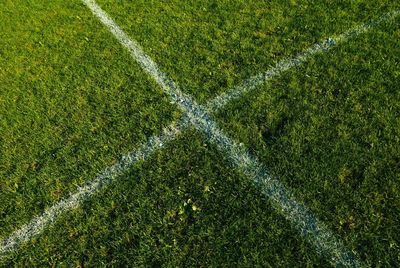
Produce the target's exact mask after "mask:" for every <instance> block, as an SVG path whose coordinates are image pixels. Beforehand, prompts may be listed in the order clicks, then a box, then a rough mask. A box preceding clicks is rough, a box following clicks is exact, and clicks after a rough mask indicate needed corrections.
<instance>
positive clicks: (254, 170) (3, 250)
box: [0, 0, 399, 259]
mask: <svg viewBox="0 0 400 268" xmlns="http://www.w3.org/2000/svg"><path fill="white" fill-rule="evenodd" d="M84 2H85V3H87V5H90V6H92V8H93V9H92V10H95V11H96V12H98V14H103V16H102V18H103V19H102V22H103V21H104V22H106V23H107V24H106V23H105V24H106V25H109V29H110V31H111V32H113V33H115V34H114V35H116V36H117V38H118V36H119V38H118V40H119V41H120V42H121V43H122V44H124V46H125V47H127V48H128V50H129V51H131V50H132V51H131V53H132V54H134V55H135V53H138V52H140V51H141V49H140V47H139V46H138V45H137V44H136V43H134V42H132V41H130V39H129V38H128V36H127V35H126V34H125V33H124V32H123V31H121V30H120V29H119V27H118V26H117V25H116V24H115V23H114V22H113V20H111V19H110V18H109V16H108V15H107V14H106V13H105V12H104V11H103V10H102V9H101V8H99V7H98V6H97V4H96V3H95V2H93V1H89V0H87V1H84ZM398 14H399V12H398V11H394V12H392V13H388V14H386V15H384V16H382V17H381V18H380V19H378V20H376V21H372V23H370V24H368V25H369V26H368V27H363V26H359V27H356V28H354V29H351V30H349V31H347V32H346V33H343V34H341V35H339V37H337V38H336V39H334V38H331V39H327V40H325V41H323V42H321V43H320V44H316V45H314V46H312V47H310V48H309V49H307V50H306V51H305V52H304V53H302V54H300V55H299V56H297V57H296V58H293V59H287V60H283V61H281V62H280V63H278V64H277V65H276V66H275V67H274V68H273V69H271V70H269V71H267V72H265V73H264V74H261V75H256V76H254V77H251V78H250V79H247V80H246V81H245V82H244V83H242V84H241V85H240V86H238V87H235V88H233V89H232V90H231V91H229V93H226V94H222V95H220V96H219V97H217V98H216V99H214V100H212V101H210V102H209V103H208V105H207V106H206V107H207V110H208V111H210V110H211V109H220V108H222V107H223V106H224V105H225V104H227V103H228V102H229V101H231V100H232V99H234V98H237V97H239V96H240V95H242V94H243V93H245V92H248V91H250V90H252V89H254V88H255V87H256V86H258V85H260V84H261V83H264V82H266V81H267V80H268V79H269V78H271V77H273V76H277V75H279V74H280V73H282V72H283V71H285V70H287V69H289V68H291V67H295V66H297V65H299V64H301V63H303V62H305V61H306V60H307V59H308V58H309V57H311V56H312V55H314V54H316V53H318V52H323V51H324V50H327V49H329V48H330V47H331V46H333V45H335V44H336V43H338V42H343V41H346V40H347V39H348V38H350V37H353V36H356V35H359V34H362V33H364V32H366V31H367V30H368V29H370V28H373V27H374V26H376V25H377V24H379V23H380V22H382V21H384V20H387V19H389V18H391V17H394V16H397V15H398ZM104 22H103V23H104ZM138 48H139V49H138ZM135 57H138V58H142V59H143V62H147V64H146V65H147V66H148V67H147V69H149V70H150V73H157V71H154V70H158V68H157V66H155V64H151V63H152V61H151V60H150V61H149V58H148V57H147V56H146V55H145V54H144V53H139V54H137V55H136V56H135ZM194 119H195V118H194ZM187 126H188V122H187V120H186V118H183V119H181V120H180V121H179V123H178V124H176V125H171V126H170V127H169V128H167V129H165V130H164V132H163V134H162V135H160V136H153V137H151V138H149V141H148V142H147V143H146V144H142V145H141V146H140V147H139V148H138V149H137V151H135V152H131V153H129V154H127V155H126V156H123V157H122V158H121V159H120V161H119V162H117V163H116V164H115V165H114V166H111V167H109V168H107V169H105V170H104V171H102V172H101V173H100V174H99V175H98V176H97V177H96V178H95V179H94V180H93V181H91V182H88V183H86V184H84V185H83V186H81V187H79V188H78V189H77V192H76V193H74V194H71V195H70V196H69V197H68V198H66V199H63V200H62V201H60V202H58V203H57V204H55V205H53V206H52V207H50V208H48V209H46V210H45V212H44V213H43V214H42V215H40V216H37V217H35V218H33V219H32V220H31V221H30V222H29V223H27V224H25V225H23V226H22V227H21V228H20V229H18V230H17V231H15V232H14V233H12V234H11V235H10V236H9V237H7V238H6V239H4V240H2V241H1V242H0V259H1V258H3V257H4V256H5V255H6V254H7V253H9V252H12V251H14V250H15V249H16V248H17V247H18V246H19V245H20V244H21V243H24V242H27V241H29V240H30V239H31V238H32V237H33V236H35V235H38V234H39V233H41V232H42V231H43V230H44V228H46V227H47V226H48V225H50V224H52V223H54V221H55V220H56V218H57V217H59V216H60V215H61V214H62V213H64V212H66V211H68V210H71V209H73V208H75V207H77V206H78V205H79V204H80V203H81V202H82V201H83V200H84V199H87V198H89V197H90V196H92V195H93V194H94V193H95V192H96V191H98V190H100V189H102V188H103V187H105V186H106V185H107V184H109V183H110V182H112V181H113V180H114V179H115V178H116V177H117V176H118V175H120V174H121V173H123V172H124V171H125V170H126V169H128V168H129V167H130V166H132V165H133V164H134V163H136V162H137V161H139V160H145V159H146V158H147V157H148V156H149V155H150V154H151V153H152V152H154V151H155V150H156V149H158V148H162V147H163V145H164V144H165V143H166V142H169V141H171V140H173V139H174V138H175V137H176V135H177V134H178V133H180V132H181V131H183V130H184V129H185V128H186V127H187ZM214 137H219V138H220V139H222V140H224V137H225V136H224V135H222V136H220V135H215V136H214ZM228 141H229V140H228ZM221 148H222V149H223V150H228V149H229V150H232V148H236V149H235V150H236V151H241V155H242V157H239V155H236V156H235V154H233V153H232V156H234V157H231V158H232V159H231V161H232V162H233V163H236V165H242V170H243V172H244V173H245V174H246V175H247V176H250V177H253V178H254V180H255V181H256V183H258V184H261V185H263V184H266V185H267V186H266V187H264V188H262V189H264V191H266V192H265V193H266V194H267V195H270V196H271V199H272V201H273V200H274V199H276V200H279V195H276V196H274V195H271V194H270V193H269V190H268V189H269V188H271V186H268V185H269V184H268V181H269V180H268V179H266V178H268V175H267V173H266V172H265V171H264V169H263V168H262V166H258V165H257V161H256V160H250V159H251V158H252V157H251V156H250V155H249V154H248V153H247V151H246V150H245V149H244V148H241V146H239V145H237V144H235V143H233V144H231V145H230V146H228V147H226V148H225V149H224V147H223V146H222V147H221ZM240 159H241V160H240ZM239 160H240V161H239ZM243 163H249V164H243ZM254 163H256V164H254ZM274 182H276V180H274ZM270 185H272V184H270ZM272 188H274V189H280V186H274V187H272ZM275 192H276V191H275ZM278 192H280V191H278ZM275 194H276V193H275ZM283 199H284V200H290V198H283ZM278 202H281V203H282V204H283V203H284V202H283V201H278ZM296 204H297V203H296ZM290 206H291V207H293V206H294V205H293V204H292V205H282V209H283V210H285V209H284V208H285V207H290ZM295 207H296V206H295ZM286 210H287V212H286V214H288V213H289V214H290V211H289V210H288V209H286ZM297 210H299V211H306V210H307V209H306V208H304V207H303V208H301V205H299V207H298V208H297ZM294 211H296V208H295V209H294ZM298 213H300V212H298ZM307 215H311V214H309V213H308V214H307V213H306V214H305V215H303V218H307ZM306 222H309V224H307V225H305V226H309V227H308V228H302V227H301V226H298V228H299V229H301V230H304V232H305V233H310V232H309V231H307V230H309V229H310V228H311V229H313V228H314V233H316V232H320V231H319V230H318V229H316V227H317V225H315V224H314V222H316V219H315V217H311V218H308V219H307V220H306ZM310 226H314V227H310ZM319 228H322V229H324V228H325V227H321V225H319ZM311 233H312V232H311ZM322 233H326V231H323V232H322ZM321 241H324V239H320V242H319V243H322V242H321ZM340 247H341V246H340ZM342 258H344V259H347V258H348V257H347V255H346V254H344V255H343V256H342Z"/></svg>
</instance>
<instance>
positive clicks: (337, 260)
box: [82, 0, 360, 267]
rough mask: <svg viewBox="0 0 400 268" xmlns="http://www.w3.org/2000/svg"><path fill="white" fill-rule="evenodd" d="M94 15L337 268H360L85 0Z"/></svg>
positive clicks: (203, 111)
mask: <svg viewBox="0 0 400 268" xmlns="http://www.w3.org/2000/svg"><path fill="white" fill-rule="evenodd" d="M82 1H83V2H84V3H85V4H86V5H87V6H88V7H89V9H90V10H91V11H92V12H93V14H94V15H95V16H96V17H98V18H99V19H100V21H101V22H102V23H103V24H104V25H105V26H106V27H107V28H108V29H109V30H110V31H111V33H113V34H114V36H115V37H116V38H117V40H119V41H120V42H121V44H122V45H124V46H125V47H126V48H128V50H129V51H130V52H131V55H132V57H133V58H134V59H135V60H136V61H137V62H138V63H139V64H140V65H141V66H142V67H143V69H144V70H145V71H146V72H147V73H148V74H149V75H150V76H151V77H152V78H153V79H154V80H155V81H156V82H157V83H158V85H159V86H160V87H161V88H162V89H163V90H164V91H165V93H167V94H168V95H169V96H170V97H171V99H172V100H173V101H174V102H175V103H176V104H177V105H178V106H179V107H180V108H181V109H182V110H183V111H184V115H185V116H187V117H188V118H189V120H190V122H191V123H192V124H193V125H194V126H195V127H196V128H197V129H198V130H199V131H201V132H203V133H204V134H205V136H206V137H207V138H208V140H209V141H210V142H212V143H214V144H215V145H216V146H217V148H218V149H219V150H220V151H222V152H223V153H225V154H226V156H227V157H228V159H229V160H231V163H232V165H233V166H235V167H237V168H238V169H239V170H241V171H242V172H243V173H244V174H245V175H247V176H248V177H250V178H251V179H253V181H254V182H255V183H256V184H257V185H259V186H262V191H263V193H264V194H266V196H268V197H269V199H270V201H271V203H272V205H273V206H274V207H275V208H276V209H278V210H279V211H280V212H281V213H282V214H283V215H284V216H285V218H286V219H287V220H289V221H290V222H291V223H292V224H293V225H294V226H295V227H296V228H297V229H298V230H299V231H300V233H301V234H303V235H304V236H305V237H306V239H307V240H308V241H309V242H310V243H311V244H313V245H314V246H315V247H316V248H317V249H318V251H321V252H322V253H323V255H328V256H330V262H332V263H333V264H334V265H336V266H346V267H359V266H360V263H359V261H358V260H357V258H356V257H355V255H354V254H353V253H352V252H350V251H348V250H347V249H346V248H345V246H344V244H343V243H342V242H341V241H340V239H339V238H338V237H336V236H335V235H334V234H333V233H332V232H331V231H330V230H328V228H327V227H325V225H324V224H322V223H321V222H319V221H318V220H317V219H316V217H315V215H314V214H313V213H312V212H311V211H310V210H309V209H308V208H306V207H305V206H303V205H301V204H299V203H298V202H297V201H296V200H295V199H294V197H293V196H292V194H290V193H289V192H288V191H287V190H286V188H285V187H284V186H283V185H282V184H281V183H280V182H279V181H278V180H277V179H275V178H273V177H272V176H270V175H269V174H268V173H267V172H266V168H265V167H264V166H263V165H262V164H261V163H260V162H259V161H258V160H257V159H256V158H255V157H253V156H251V155H250V154H249V153H248V152H247V150H246V149H245V148H244V146H240V145H238V144H236V143H235V142H234V141H233V140H231V139H230V138H228V137H227V136H226V135H225V134H224V133H223V132H222V131H221V130H220V129H219V128H218V126H217V124H216V123H215V122H214V121H213V120H212V119H211V117H210V116H209V115H208V114H207V112H206V109H205V108H204V107H202V106H201V105H199V104H197V103H196V102H195V101H194V100H193V99H192V98H191V97H190V96H188V95H186V94H184V93H183V92H182V91H181V90H180V89H179V88H178V86H177V85H176V84H175V83H174V82H173V81H172V80H170V79H169V78H168V77H167V75H166V74H165V73H163V72H162V71H161V70H160V69H159V68H158V66H157V64H156V63H155V62H154V61H153V60H152V59H151V58H150V57H149V56H148V55H146V54H145V52H144V51H143V50H142V49H141V48H140V46H139V45H137V43H136V42H134V41H133V40H131V39H130V38H129V37H128V35H127V34H125V33H124V32H123V30H122V29H120V28H119V26H118V25H117V24H116V23H115V22H114V21H113V20H112V19H111V18H110V17H109V16H108V15H107V14H106V13H105V11H103V10H102V9H101V8H100V7H99V6H98V5H97V4H96V3H95V1H94V0H82Z"/></svg>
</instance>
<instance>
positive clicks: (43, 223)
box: [0, 120, 187, 259]
mask: <svg viewBox="0 0 400 268" xmlns="http://www.w3.org/2000/svg"><path fill="white" fill-rule="evenodd" d="M182 125H187V121H185V120H181V121H179V123H178V124H177V125H172V126H170V127H168V128H165V129H164V130H163V133H162V134H161V135H160V136H153V137H152V138H150V139H149V140H148V141H147V142H146V143H144V144H142V145H141V146H140V147H139V148H138V149H137V150H136V151H133V152H130V153H128V154H126V155H124V156H122V157H121V159H120V160H119V161H118V162H117V163H116V164H114V165H113V166H110V167H108V168H106V169H105V170H103V171H102V172H101V173H100V174H99V175H98V176H97V177H96V178H95V179H94V180H93V181H91V182H89V183H87V184H85V185H83V186H81V187H79V188H78V189H77V192H76V193H74V194H71V195H70V196H69V197H68V198H66V199H63V200H62V201H60V202H58V203H57V204H55V205H53V206H52V207H50V208H48V209H46V210H45V211H44V213H43V214H42V215H40V216H37V217H35V218H33V219H32V220H31V221H30V222H29V223H27V224H25V225H24V226H22V227H21V228H20V229H18V230H17V231H15V232H14V233H13V234H12V235H11V236H9V237H8V238H6V239H4V240H3V241H1V242H0V259H2V258H3V257H4V256H5V255H6V254H7V253H9V252H12V251H14V250H16V249H17V248H18V246H19V245H20V244H21V243H24V242H27V241H29V240H30V239H31V238H32V237H33V236H35V235H38V234H40V233H41V232H42V231H43V230H44V229H45V228H46V227H47V226H48V225H50V224H53V223H54V222H55V221H56V219H57V218H58V217H59V216H60V215H61V214H63V213H65V212H66V211H68V210H71V209H74V208H76V207H77V206H79V205H80V204H81V203H82V202H83V201H84V200H85V199H88V198H89V197H91V196H92V195H93V194H94V193H96V192H97V191H99V190H101V189H102V188H104V187H105V186H107V185H108V184H110V183H111V182H112V181H114V180H115V179H116V178H117V177H118V176H120V175H121V174H122V173H123V172H125V171H126V170H127V169H128V168H129V167H131V166H132V165H134V164H135V163H136V162H138V161H141V160H144V159H146V158H147V157H149V156H150V155H151V154H152V153H153V152H155V151H156V150H158V149H160V148H162V147H163V146H164V145H165V143H167V142H169V141H171V140H173V139H174V138H176V136H177V135H178V134H179V133H180V129H183V127H182Z"/></svg>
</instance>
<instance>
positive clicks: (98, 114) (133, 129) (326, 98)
mask: <svg viewBox="0 0 400 268" xmlns="http://www.w3.org/2000/svg"><path fill="white" fill-rule="evenodd" d="M99 4H101V6H102V7H103V8H104V9H105V10H106V11H107V12H108V13H109V14H110V15H111V17H113V18H115V20H116V21H117V23H118V24H120V25H121V27H122V28H123V29H124V30H126V31H127V33H128V34H129V35H130V36H131V37H132V38H134V39H135V40H137V41H138V42H139V43H140V44H141V45H142V46H143V48H144V50H145V51H146V53H149V55H150V56H151V57H152V58H153V59H154V60H155V62H156V63H157V64H160V67H161V69H162V70H163V71H165V72H166V73H167V75H169V76H170V77H171V78H172V79H173V80H174V81H176V82H177V84H178V85H179V86H180V87H181V88H182V90H183V91H184V92H186V93H189V94H191V95H193V96H194V98H195V99H196V100H198V101H199V102H200V103H206V102H207V101H208V100H210V98H212V97H215V96H217V95H218V94H219V93H221V92H226V91H227V90H228V89H230V88H231V87H232V86H235V85H237V84H239V83H240V82H241V81H242V80H244V79H246V78H248V77H250V76H252V75H254V74H257V73H259V72H261V71H265V70H266V69H268V68H269V67H270V66H273V65H274V64H275V63H276V62H278V61H279V60H282V59H284V58H286V57H288V56H291V55H295V54H296V53H298V52H301V51H303V50H304V49H306V48H307V47H308V46H310V45H312V44H313V43H315V42H317V41H319V40H321V39H323V38H326V37H328V36H330V35H332V34H339V33H341V32H344V31H346V30H347V29H348V28H350V27H351V26H354V25H357V24H359V23H363V22H366V21H367V20H368V19H370V18H377V17H379V16H380V15H382V14H383V13H385V12H387V11H390V10H394V9H396V8H397V9H398V8H399V4H396V3H395V2H393V1H343V2H341V3H335V4H332V3H329V4H328V3H326V4H325V3H317V4H313V3H309V2H302V3H301V4H300V3H299V2H296V1H290V2H288V3H284V2H282V1H270V2H268V3H266V2H263V1H211V0H208V1H201V2H196V3H193V4H191V5H189V4H187V2H183V1H178V0H174V1H169V2H168V3H163V2H159V1H150V2H149V1H135V2H129V1H124V2H122V1H118V2H115V1H106V0H101V1H99ZM0 16H1V17H7V18H8V19H7V20H1V21H0V28H1V29H2V31H1V32H0V56H1V57H0V115H1V117H0V215H1V217H0V238H1V239H4V238H5V237H7V236H8V235H9V234H10V233H11V232H12V231H14V230H16V229H18V227H20V226H21V225H22V224H23V223H26V222H29V220H30V219H31V218H32V217H33V216H35V215H39V214H40V213H41V212H42V211H43V210H44V208H46V207H49V206H51V205H52V204H54V203H56V202H57V201H59V200H61V199H62V198H63V197H65V196H67V195H68V193H70V192H74V191H75V189H76V187H77V186H78V185H81V184H82V183H83V182H85V181H90V180H91V179H92V178H93V177H94V176H95V175H96V174H97V173H98V172H99V171H100V170H102V169H104V168H105V167H107V166H109V165H111V164H112V163H113V162H114V161H115V159H117V158H118V157H119V156H120V155H122V154H124V153H126V152H128V151H130V150H132V149H134V148H137V147H138V144H140V143H141V142H144V141H145V140H146V139H147V138H148V137H149V136H151V135H153V134H157V133H160V131H161V129H162V128H163V127H164V126H166V125H168V124H170V123H171V122H173V121H175V120H177V118H178V117H179V115H180V111H179V110H178V109H177V108H176V107H175V106H174V105H173V104H171V103H170V100H169V99H168V97H167V96H165V95H164V94H163V92H162V91H161V89H159V88H158V87H157V85H156V84H155V83H154V82H153V81H152V80H151V79H150V78H148V77H147V75H146V74H145V73H144V72H143V71H141V70H140V67H139V66H138V65H137V64H136V63H135V62H134V61H133V60H132V59H131V57H130V55H129V53H128V52H126V51H125V50H124V49H123V48H122V47H121V45H119V44H118V42H117V41H116V40H115V39H113V37H112V36H111V34H110V33H109V32H108V31H107V30H106V29H105V28H104V27H103V26H102V25H101V23H99V22H98V21H97V20H96V19H95V18H94V17H93V15H92V14H91V13H90V11H89V10H88V9H86V8H85V7H84V6H83V5H82V4H81V2H79V1H72V2H71V1H67V2H65V1H58V0H57V1H52V2H51V3H48V4H47V5H43V4H42V3H41V2H40V1H36V0H32V1H5V3H4V4H2V6H1V7H0ZM399 22H400V20H399V18H397V19H396V20H391V21H389V22H387V23H384V24H382V25H380V26H379V27H377V28H375V29H374V30H373V31H372V32H370V33H368V34H365V35H362V36H359V37H357V38H356V39H354V40H351V41H350V42H349V43H346V44H343V45H340V46H338V47H336V48H334V49H333V50H331V51H330V52H328V53H326V54H321V55H316V56H315V57H314V58H313V59H311V60H310V61H309V62H307V63H306V64H305V65H303V66H301V67H296V68H295V69H292V70H289V71H287V72H285V73H284V74H283V75H282V76H281V77H277V78H274V79H273V80H272V81H271V82H270V83H267V84H265V85H262V86H260V87H259V88H258V89H257V90H256V91H255V92H252V93H251V94H249V95H246V96H243V97H242V98H240V99H239V100H236V101H234V102H232V103H231V104H229V105H228V106H227V107H225V108H224V109H223V110H222V111H220V112H218V113H216V114H215V118H216V119H217V121H218V122H219V125H220V126H221V128H222V129H223V130H224V131H225V132H226V133H228V135H229V136H230V137H232V138H234V140H236V141H238V142H242V143H244V144H245V145H246V146H247V147H248V148H249V150H250V152H251V154H253V155H255V156H258V158H259V159H260V160H261V162H263V163H264V164H265V165H267V166H268V168H269V169H270V171H271V172H272V173H273V174H275V175H276V176H278V177H279V179H280V180H281V181H282V182H283V183H284V184H285V186H287V188H288V189H289V190H290V191H291V192H293V193H294V195H295V196H296V198H297V200H299V201H300V202H302V203H304V204H305V205H306V206H307V207H309V208H310V209H312V210H313V211H314V212H315V214H316V215H317V216H318V218H319V219H320V220H322V221H323V222H324V223H325V224H327V225H328V226H329V227H330V229H331V230H332V231H333V232H334V233H336V234H338V235H339V236H340V237H341V238H342V239H343V241H344V243H345V245H346V246H347V247H348V248H349V249H351V250H354V251H355V252H357V254H358V256H359V257H360V259H361V260H362V261H363V262H364V263H365V265H366V266H374V267H375V266H378V267H379V266H380V267H393V266H396V264H397V263H398V262H399V261H400V245H399V244H398V241H399V235H398V234H399V233H400V232H399V231H400V230H399V226H398V222H399V216H398V215H400V211H399V210H400V203H399V199H398V196H399V195H400V188H399V187H400V184H399V178H400V166H399V163H400V162H399V161H400V158H399V153H398V152H400V148H399V144H400V143H399V137H400V121H399V119H398V118H400V116H399V111H400V107H399V106H400V95H399V92H400V88H399V85H398V81H399V76H400V73H399V70H398V62H399V55H400V49H399V46H398V44H397V43H398V42H397V40H398V39H399V38H400V31H399V29H398V28H399V27H398V25H399ZM0 264H1V265H2V266H4V267H10V266H62V267H63V266H68V267H69V266H81V267H82V266H91V267H97V266H161V265H163V266H274V267H275V266H282V267H287V266H296V267H297V266H301V267H311V266H328V265H329V262H328V260H326V259H325V258H324V256H320V255H318V254H317V252H316V251H315V250H314V248H312V247H311V246H310V245H309V244H308V243H307V242H306V241H305V240H303V238H302V237H301V236H300V235H299V234H298V232H297V231H296V230H295V229H293V228H292V226H291V224H290V222H287V221H286V220H284V218H283V216H281V215H280V214H279V212H277V211H275V210H274V209H272V208H271V207H270V205H269V203H268V200H267V199H266V198H265V196H263V195H262V194H261V191H260V190H259V189H257V188H255V187H254V186H253V185H252V184H251V182H250V181H249V180H248V178H246V177H244V176H243V175H242V174H240V173H239V172H237V171H235V170H233V169H232V168H231V167H230V165H229V163H228V162H227V160H226V159H225V156H224V155H221V154H220V153H219V152H218V151H216V149H215V148H214V147H213V145H212V144H209V143H208V142H207V141H206V140H205V139H204V137H203V136H201V135H200V134H199V133H197V132H196V131H194V130H191V129H190V130H188V131H185V132H184V133H183V134H182V135H181V136H180V137H179V138H178V139H177V140H175V141H174V142H172V143H170V144H168V145H167V147H166V148H164V149H163V150H160V151H159V152H157V153H155V154H154V155H152V156H151V158H150V159H148V160H147V161H144V162H140V163H138V164H136V165H135V166H134V167H133V168H132V169H130V170H129V171H128V172H127V174H125V175H123V176H121V177H120V178H119V181H118V182H116V183H114V184H112V185H111V186H110V187H109V188H106V189H104V190H102V191H101V192H100V193H98V194H97V195H96V196H95V197H94V198H92V199H90V200H87V201H86V202H85V203H84V204H83V205H82V206H81V207H79V208H78V209H76V210H73V211H72V212H70V213H66V214H64V215H63V216H62V217H61V218H60V219H59V220H58V221H57V222H56V223H55V224H54V225H53V226H51V227H49V228H47V229H46V230H45V232H44V233H43V234H42V235H40V236H37V237H35V238H34V239H33V240H32V241H31V242H28V243H25V244H24V245H22V246H21V247H20V249H19V250H18V251H16V252H14V253H12V254H10V255H8V256H6V258H4V259H2V260H1V262H0Z"/></svg>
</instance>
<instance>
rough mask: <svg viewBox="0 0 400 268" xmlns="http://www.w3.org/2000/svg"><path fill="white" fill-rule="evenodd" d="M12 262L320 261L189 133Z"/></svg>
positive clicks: (152, 264)
mask: <svg viewBox="0 0 400 268" xmlns="http://www.w3.org/2000/svg"><path fill="white" fill-rule="evenodd" d="M277 241H279V243H277ZM15 264H17V265H21V264H23V265H24V266H47V265H49V266H79V265H84V266H85V267H86V266H87V267H99V266H103V265H107V266H119V267H121V266H130V267H144V266H146V267H148V266H150V267H159V266H161V265H164V266H167V267H177V266H178V267H194V266H195V267H199V266H202V267H206V266H221V265H223V266H224V265H226V266H231V265H240V266H254V265H260V266H268V265H272V264H274V266H275V265H277V266H282V267H286V266H287V265H288V264H293V265H301V266H306V265H311V264H318V265H327V262H326V261H324V260H323V259H321V258H320V257H319V256H318V255H317V254H316V253H315V251H314V250H313V249H312V248H309V246H308V245H307V244H306V242H304V241H302V240H301V238H299V237H298V236H297V232H296V230H293V229H292V228H291V226H290V224H288V223H287V222H286V221H285V220H284V218H283V217H282V216H280V215H279V214H277V213H276V212H275V211H274V210H273V209H272V208H271V207H270V206H269V204H268V202H267V201H266V200H265V198H264V197H263V196H262V195H261V194H260V193H259V191H257V189H254V187H253V184H252V183H251V182H250V181H248V180H247V179H246V178H244V177H242V176H240V174H237V173H235V172H233V171H231V170H230V169H229V163H227V162H225V161H224V157H223V156H221V155H220V154H219V153H218V152H217V151H215V150H214V149H213V147H212V145H210V144H208V143H206V142H205V141H204V140H203V138H202V136H200V135H199V134H197V133H196V132H194V131H189V132H188V133H186V134H185V135H184V136H183V137H181V138H179V139H178V140H176V141H175V142H172V143H170V144H169V145H168V146H167V148H165V150H162V151H160V152H159V153H157V154H155V155H154V156H153V157H151V158H150V159H149V160H148V161H146V162H145V163H143V164H140V165H136V166H135V167H134V168H133V169H132V170H131V171H130V172H129V173H128V174H127V175H126V176H124V177H123V178H121V179H120V181H119V182H118V183H115V184H113V185H111V186H110V187H109V189H105V190H104V191H102V192H101V193H99V194H98V195H97V196H96V197H95V198H93V199H91V200H90V201H89V202H85V204H84V205H83V206H82V207H81V208H80V209H78V210H75V211H74V213H69V214H68V215H66V216H65V217H63V219H62V220H60V222H59V223H57V224H56V225H55V226H54V227H53V228H51V229H50V230H49V231H46V232H45V234H44V235H42V236H40V237H39V238H37V239H35V240H34V241H33V242H32V243H28V244H27V245H26V246H24V247H23V248H22V249H21V250H20V252H19V253H18V254H16V255H14V256H10V257H9V258H8V262H5V265H6V266H13V265H15Z"/></svg>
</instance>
